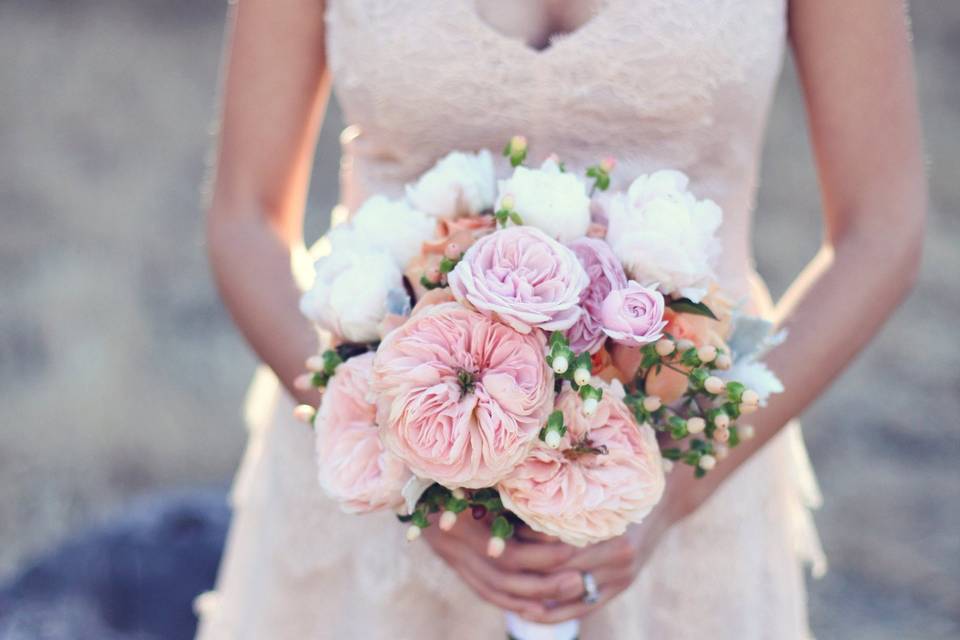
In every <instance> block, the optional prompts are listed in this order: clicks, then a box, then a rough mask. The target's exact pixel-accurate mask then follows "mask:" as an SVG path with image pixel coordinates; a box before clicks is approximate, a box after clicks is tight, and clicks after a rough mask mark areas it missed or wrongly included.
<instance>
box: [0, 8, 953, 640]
mask: <svg viewBox="0 0 960 640" xmlns="http://www.w3.org/2000/svg"><path fill="white" fill-rule="evenodd" d="M225 4H226V3H225V2H222V1H221V0H138V1H137V2H124V1H122V0H74V1H73V2H62V1H56V0H0V59H2V60H3V64H0V571H2V572H7V571H11V570H13V569H14V568H15V567H16V566H17V565H18V564H19V563H20V562H22V561H23V559H24V558H26V557H28V556H29V555H30V554H33V553H36V552H38V551H39V550H41V549H43V548H45V547H47V546H49V545H50V544H53V543H55V542H56V541H57V540H59V539H62V538H64V537H65V536H67V535H69V533H70V532H71V531H72V530H75V529H76V528H77V527H80V526H83V525H85V524H88V523H90V522H93V521H96V520H97V519H99V518H102V517H104V516H105V515H106V514H108V513H109V512H111V511H114V510H117V509H120V508H122V505H123V504H124V501H125V500H128V499H130V498H132V497H134V496H137V495H140V494H144V493H147V492H149V491H151V490H154V489H157V488H169V487H182V486H194V485H203V486H226V485H227V483H228V482H229V479H230V476H231V473H232V471H233V469H234V467H235V465H236V464H237V461H238V457H239V455H240V452H241V448H242V446H243V441H244V432H243V427H242V424H241V421H240V406H241V399H242V396H243V393H244V389H245V386H246V384H247V382H248V381H249V378H250V375H251V372H252V370H253V366H254V360H253V357H252V356H251V354H250V353H249V352H248V351H247V350H246V348H245V347H244V345H243V343H242V342H241V341H240V339H239V337H238V336H237V334H236V333H235V332H234V330H233V329H232V327H231V325H230V321H229V319H228V317H227V315H226V313H225V312H224V310H223V309H222V308H221V306H220V304H219V303H218V301H217V298H216V295H215V292H214V290H213V287H212V284H211V282H210V278H209V275H208V273H207V266H206V261H205V257H204V251H203V238H202V233H201V232H202V218H201V212H200V202H201V197H200V192H201V182H202V176H203V175H204V173H205V167H206V161H207V158H208V149H209V144H210V140H211V138H210V133H211V130H212V123H213V116H214V113H215V105H214V97H215V85H216V71H217V65H218V56H219V50H220V44H221V33H222V23H223V14H224V11H225ZM914 5H915V6H914V7H913V19H914V26H915V32H916V37H915V40H916V47H917V54H918V66H919V73H920V92H921V101H922V105H923V112H924V118H925V129H926V134H927V139H928V145H927V146H928V155H929V158H930V163H929V166H930V181H931V189H932V196H933V197H932V209H931V220H930V233H929V235H928V242H927V249H926V256H925V261H924V269H923V274H922V277H921V279H920V282H919V283H918V285H917V287H916V289H915V291H914V293H913V295H912V296H911V298H910V299H909V300H908V301H907V302H906V303H905V304H904V306H903V308H902V309H901V310H900V312H899V313H898V314H897V316H896V317H895V318H894V319H893V321H892V322H891V323H890V324H889V325H888V326H887V327H886V329H885V330H884V331H883V333H882V335H881V336H880V338H879V339H878V340H877V341H876V342H875V343H874V344H873V345H872V346H871V347H870V348H869V349H868V350H867V352H866V353H865V354H864V356H863V357H862V358H860V359H859V360H858V361H857V362H856V363H855V364H854V365H853V366H852V367H851V368H850V370H849V371H848V372H847V373H846V375H845V376H844V377H843V378H842V379H841V381H840V382H839V383H838V384H837V385H836V386H835V387H834V388H833V389H832V390H831V391H830V392H829V393H828V394H826V395H825V396H824V397H823V398H822V399H821V400H820V401H819V402H818V403H817V404H816V406H814V407H813V408H812V409H811V410H810V411H809V412H808V413H807V415H806V416H804V419H805V425H806V427H805V429H806V437H807V440H808V443H809V446H810V450H811V455H812V458H813V462H814V465H815V467H816V469H817V471H818V474H819V478H820V482H821V485H822V489H823V492H824V494H825V497H826V502H825V505H824V507H823V509H822V510H821V511H820V513H819V514H818V517H817V521H818V523H819V525H820V528H821V533H822V536H823V541H824V544H825V546H826V549H827V553H828V555H829V558H830V562H831V571H830V573H828V575H827V576H826V577H825V578H824V579H822V580H819V581H814V582H812V583H811V611H812V619H813V624H814V628H815V631H816V632H817V635H818V637H820V638H826V639H830V638H871V639H873V640H887V639H889V640H893V639H900V638H911V639H934V638H956V637H960V533H958V532H960V426H958V423H960V420H958V415H960V365H958V358H957V356H958V348H957V344H958V342H957V337H956V329H955V327H956V325H957V318H960V278H958V276H960V250H958V248H957V245H958V242H960V221H958V218H957V210H958V209H960V180H958V178H960V175H958V171H957V165H958V162H960V151H958V149H960V88H958V87H960V84H958V83H957V79H958V76H957V71H958V69H960V3H956V2H933V1H925V2H915V3H914ZM341 126H342V125H341V123H340V121H339V117H338V115H337V114H336V113H332V114H331V116H330V117H329V118H328V122H327V125H326V127H325V129H324V133H323V140H322V142H321V147H320V151H319V157H318V164H317V169H316V178H315V181H314V189H313V194H312V196H311V210H312V212H314V213H313V214H312V218H311V222H310V231H311V233H312V234H314V235H315V234H317V233H319V231H320V230H321V229H322V228H323V226H324V224H325V221H324V218H325V213H324V212H326V211H328V210H329V208H330V206H331V205H332V204H333V203H334V202H335V199H336V185H335V178H334V176H335V167H336V163H337V153H338V152H337V149H336V145H335V142H336V135H337V132H338V130H339V128H340V127H341ZM818 206H819V205H818V197H817V191H816V180H815V177H814V173H813V169H812V164H811V159H810V153H809V150H808V145H807V142H806V137H805V129H804V122H803V114H802V107H801V100H800V96H799V92H798V88H797V86H796V82H795V78H794V76H793V74H792V72H791V71H790V69H789V63H788V65H787V72H786V73H785V76H784V80H783V82H782V83H781V87H780V92H779V95H778V98H777V101H776V105H775V109H774V113H773V116H772V120H771V130H770V134H769V139H768V144H767V147H766V152H765V163H764V174H763V181H762V188H761V191H760V198H759V205H758V213H757V229H756V231H757V235H756V246H757V257H758V264H759V268H760V271H761V273H762V274H763V275H764V276H765V277H766V278H767V279H768V281H769V282H770V284H771V286H772V288H773V290H774V291H775V292H776V293H779V292H782V291H783V289H784V288H785V286H786V284H787V283H788V281H789V280H790V278H791V277H792V276H793V275H794V274H795V273H796V272H797V271H798V270H799V269H800V268H801V267H802V265H803V264H804V263H805V261H806V260H808V259H809V257H810V256H811V255H812V253H813V252H814V251H815V250H816V247H817V244H818V242H819V228H818V222H817V221H818V215H819V214H818Z"/></svg>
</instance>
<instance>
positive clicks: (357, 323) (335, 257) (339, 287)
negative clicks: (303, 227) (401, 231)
mask: <svg viewBox="0 0 960 640" xmlns="http://www.w3.org/2000/svg"><path fill="white" fill-rule="evenodd" d="M346 238H348V236H345V235H343V236H341V240H345V239H346ZM397 289H400V290H401V291H402V290H403V274H402V273H401V271H400V267H398V266H397V264H396V262H395V261H394V260H393V258H392V257H391V256H390V255H389V254H387V253H384V252H376V251H373V250H371V249H370V248H364V247H361V246H355V247H349V248H348V247H346V246H345V245H344V243H343V242H341V245H340V246H339V247H335V248H334V251H333V253H331V254H330V255H329V256H326V257H323V258H320V259H319V260H317V263H316V280H315V281H314V283H313V287H312V288H311V289H310V290H309V291H307V292H306V293H305V294H303V296H302V297H301V298H300V311H301V312H302V313H303V315H305V316H306V317H307V318H309V319H310V320H312V321H314V322H315V323H316V324H317V325H319V326H320V327H321V328H323V329H326V330H327V331H330V332H332V333H333V334H334V335H336V336H339V337H341V338H343V339H344V340H347V341H349V342H373V341H375V340H379V339H380V332H379V330H378V327H379V324H380V321H381V320H383V318H384V317H385V316H386V314H387V311H388V299H389V298H390V296H391V292H392V291H394V290H397Z"/></svg>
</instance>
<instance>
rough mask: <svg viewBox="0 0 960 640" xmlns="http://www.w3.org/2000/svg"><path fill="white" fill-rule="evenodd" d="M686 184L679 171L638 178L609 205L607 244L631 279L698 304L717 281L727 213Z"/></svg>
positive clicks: (685, 178)
mask: <svg viewBox="0 0 960 640" xmlns="http://www.w3.org/2000/svg"><path fill="white" fill-rule="evenodd" d="M688 182H689V179H688V178H687V176H685V175H684V174H682V173H680V172H679V171H657V172H655V173H652V174H650V175H644V176H640V177H639V178H637V179H636V180H634V182H633V184H631V185H630V188H629V190H628V191H627V193H626V195H624V194H619V195H617V196H615V197H613V198H612V199H611V201H610V206H609V208H608V214H609V216H610V220H609V228H608V229H607V242H608V243H610V246H611V248H613V252H614V253H615V254H616V255H617V257H618V258H620V261H621V262H622V263H623V266H624V268H625V269H626V271H627V273H628V274H630V277H631V278H632V279H634V280H636V281H638V282H642V283H650V282H658V283H660V286H659V288H660V290H661V291H663V292H664V293H677V294H680V295H682V296H685V297H687V298H690V299H691V300H694V301H699V300H700V299H701V298H702V297H703V296H704V295H706V292H707V289H708V287H709V285H710V282H711V280H713V279H714V272H713V265H714V262H715V260H716V258H717V256H718V255H719V253H720V242H719V240H718V239H717V237H716V232H717V229H719V227H720V222H721V220H722V218H723V214H722V211H721V210H720V207H718V206H717V204H716V203H715V202H713V201H712V200H697V199H696V198H695V197H694V196H693V194H691V193H690V192H689V191H687V184H688Z"/></svg>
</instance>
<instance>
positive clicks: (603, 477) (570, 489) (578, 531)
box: [497, 379, 664, 547]
mask: <svg viewBox="0 0 960 640" xmlns="http://www.w3.org/2000/svg"><path fill="white" fill-rule="evenodd" d="M594 380H595V381H594V382H593V383H592V384H596V385H599V386H600V387H602V388H603V398H602V399H601V400H600V405H599V406H598V408H597V412H596V413H595V414H594V415H593V416H590V417H587V416H584V415H583V410H582V408H581V402H582V401H581V399H580V397H579V395H578V394H577V393H576V392H575V391H573V390H572V389H571V388H569V387H567V388H565V389H564V390H563V391H561V392H560V395H559V396H558V398H557V404H556V407H557V409H559V410H561V411H562V412H563V417H564V422H565V423H566V425H567V433H566V435H565V436H564V437H563V440H562V442H561V444H560V448H559V449H551V448H550V447H548V446H547V445H546V444H543V443H538V445H537V446H535V447H534V449H533V450H532V451H531V452H530V455H529V456H528V457H527V459H526V460H524V461H523V462H522V463H521V464H520V465H519V466H518V467H517V468H516V469H514V471H513V473H511V474H510V475H509V476H508V477H507V478H505V479H504V480H503V481H501V482H500V484H499V485H498V486H497V489H498V490H499V492H500V499H501V500H502V501H503V504H504V506H505V507H506V508H508V509H509V510H510V511H512V512H513V513H515V514H516V515H517V516H519V517H520V519H522V520H523V521H524V522H525V523H526V524H527V525H529V526H530V528H532V529H533V530H535V531H539V532H541V533H545V534H547V535H551V536H556V537H558V538H560V539H561V540H562V541H563V542H566V543H567V544H572V545H576V546H578V547H582V546H584V545H586V544H591V543H594V542H600V541H603V540H608V539H610V538H613V537H615V536H618V535H621V534H622V533H623V532H624V531H626V529H627V525H629V524H630V523H632V522H640V521H641V520H643V518H645V517H646V515H647V514H648V513H649V512H650V510H651V509H652V508H653V507H654V505H656V504H657V503H658V502H659V501H660V497H661V496H662V495H663V486H664V475H663V462H662V460H661V458H660V448H659V447H658V445H657V440H656V436H655V435H654V431H653V429H652V428H650V426H649V425H643V426H638V425H637V423H636V421H635V420H634V418H633V415H632V414H631V413H630V410H629V409H628V408H627V406H626V405H625V404H624V402H623V397H624V391H623V386H622V385H620V384H619V383H618V382H613V383H611V384H610V385H607V384H605V383H601V382H599V381H598V380H597V379H594ZM589 449H594V450H596V449H600V450H603V451H604V452H603V453H592V452H588V450H589Z"/></svg>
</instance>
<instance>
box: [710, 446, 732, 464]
mask: <svg viewBox="0 0 960 640" xmlns="http://www.w3.org/2000/svg"><path fill="white" fill-rule="evenodd" d="M713 455H714V456H716V458H717V460H723V459H724V458H726V457H727V456H728V455H730V447H728V446H727V445H725V444H718V445H715V446H714V447H713Z"/></svg>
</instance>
